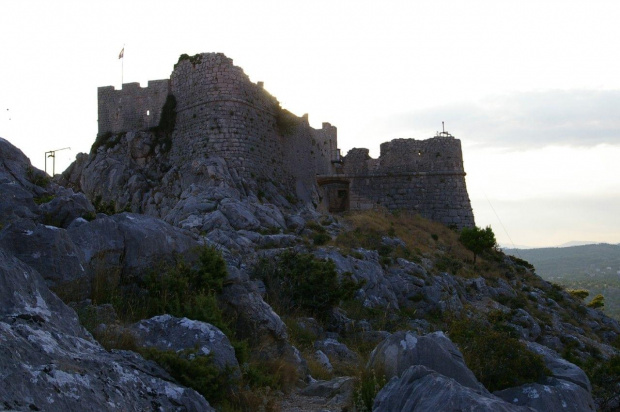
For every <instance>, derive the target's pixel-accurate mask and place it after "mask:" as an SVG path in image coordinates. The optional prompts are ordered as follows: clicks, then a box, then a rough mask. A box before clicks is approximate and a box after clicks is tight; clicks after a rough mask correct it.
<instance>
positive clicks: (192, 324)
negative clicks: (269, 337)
mask: <svg viewBox="0 0 620 412" xmlns="http://www.w3.org/2000/svg"><path fill="white" fill-rule="evenodd" d="M130 329H131V331H132V333H133V335H134V336H135V337H136V342H137V344H138V345H140V346H142V347H152V348H156V349H159V350H163V351H167V350H172V351H175V352H180V351H183V350H194V349H196V350H197V352H196V355H195V356H201V355H203V356H206V355H212V359H213V364H214V365H215V366H217V367H218V369H219V370H221V371H224V370H226V369H228V370H229V371H230V372H231V373H232V374H233V375H234V376H237V377H238V376H241V371H240V369H239V363H238V362H237V358H236V357H235V349H234V348H233V347H232V345H231V344H230V341H229V340H228V337H226V335H224V333H222V331H221V330H219V329H218V328H216V327H215V326H213V325H211V324H209V323H206V322H199V321H195V320H190V319H187V318H182V319H180V318H175V317H173V316H170V315H161V316H155V317H153V318H151V319H146V320H142V321H140V322H137V323H135V324H133V325H132V326H131V328H130Z"/></svg>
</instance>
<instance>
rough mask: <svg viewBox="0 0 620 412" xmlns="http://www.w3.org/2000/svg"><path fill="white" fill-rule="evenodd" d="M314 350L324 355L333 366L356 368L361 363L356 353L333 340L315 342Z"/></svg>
mask: <svg viewBox="0 0 620 412" xmlns="http://www.w3.org/2000/svg"><path fill="white" fill-rule="evenodd" d="M314 348H315V349H317V350H320V351H321V352H322V353H324V354H325V355H326V356H327V357H328V358H329V361H330V363H331V364H332V365H344V366H349V367H354V366H355V365H357V363H358V362H359V356H358V355H357V354H356V353H355V352H353V351H352V350H351V349H349V348H348V347H347V345H345V344H343V343H340V342H338V341H337V340H336V339H333V338H327V339H324V340H319V341H316V342H314Z"/></svg>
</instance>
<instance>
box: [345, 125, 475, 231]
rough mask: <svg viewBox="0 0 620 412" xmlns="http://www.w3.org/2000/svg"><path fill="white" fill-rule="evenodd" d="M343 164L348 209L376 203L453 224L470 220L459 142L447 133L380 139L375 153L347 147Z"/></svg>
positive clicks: (365, 206)
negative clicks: (347, 190) (380, 142)
mask: <svg viewBox="0 0 620 412" xmlns="http://www.w3.org/2000/svg"><path fill="white" fill-rule="evenodd" d="M343 165H344V167H343V169H344V170H343V178H345V179H347V180H348V181H349V188H350V189H349V199H348V200H349V209H351V210H364V209H370V208H373V207H375V206H376V205H382V206H384V207H386V208H387V209H389V210H409V211H414V212H418V213H420V214H421V215H422V216H424V217H426V218H428V219H432V220H435V221H438V222H441V223H444V224H446V225H455V226H456V227H458V228H461V227H465V226H473V225H474V215H473V212H472V209H471V203H470V200H469V195H468V194H467V187H466V185H465V170H464V167H463V155H462V151H461V142H460V140H458V139H455V138H454V137H452V136H451V135H449V134H447V133H443V134H439V135H438V136H436V137H434V138H431V139H427V140H415V139H395V140H392V141H390V142H387V143H383V144H381V152H380V156H379V158H377V159H373V158H371V157H370V156H369V154H368V149H353V150H351V151H349V153H347V155H346V156H345V157H344V159H343Z"/></svg>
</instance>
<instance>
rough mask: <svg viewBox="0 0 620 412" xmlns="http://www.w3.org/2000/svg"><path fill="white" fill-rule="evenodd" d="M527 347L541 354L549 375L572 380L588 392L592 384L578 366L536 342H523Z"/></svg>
mask: <svg viewBox="0 0 620 412" xmlns="http://www.w3.org/2000/svg"><path fill="white" fill-rule="evenodd" d="M525 344H526V346H527V348H528V349H529V350H531V351H532V352H534V353H537V354H539V355H542V357H543V361H544V362H545V366H546V367H547V369H549V371H550V372H551V376H552V377H554V378H557V379H560V380H565V381H569V382H572V383H574V384H576V385H579V386H581V387H582V388H583V389H585V390H586V391H588V392H590V391H591V390H592V386H591V385H590V380H589V379H588V375H586V373H585V372H584V371H583V369H581V368H580V367H579V366H577V365H575V364H574V363H571V362H569V361H567V360H566V359H563V358H561V357H560V355H558V354H557V352H555V351H554V350H551V349H549V348H547V347H546V346H543V345H540V344H538V343H536V342H525Z"/></svg>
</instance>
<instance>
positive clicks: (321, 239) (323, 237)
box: [312, 233, 332, 246]
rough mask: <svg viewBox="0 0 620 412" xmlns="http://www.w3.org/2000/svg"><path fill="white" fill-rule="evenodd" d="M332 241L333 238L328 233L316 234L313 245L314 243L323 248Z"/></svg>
mask: <svg viewBox="0 0 620 412" xmlns="http://www.w3.org/2000/svg"><path fill="white" fill-rule="evenodd" d="M331 239H332V237H331V236H330V235H328V234H327V233H316V234H315V235H314V236H313V237H312V243H314V244H315V245H316V246H321V245H324V244H326V243H327V242H329V241H330V240H331Z"/></svg>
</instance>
